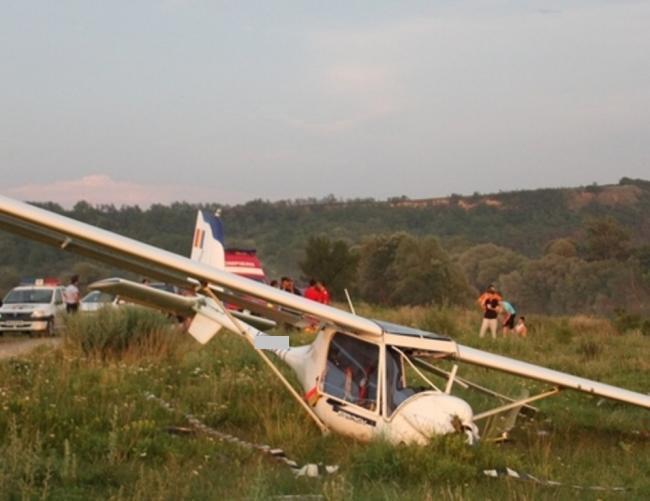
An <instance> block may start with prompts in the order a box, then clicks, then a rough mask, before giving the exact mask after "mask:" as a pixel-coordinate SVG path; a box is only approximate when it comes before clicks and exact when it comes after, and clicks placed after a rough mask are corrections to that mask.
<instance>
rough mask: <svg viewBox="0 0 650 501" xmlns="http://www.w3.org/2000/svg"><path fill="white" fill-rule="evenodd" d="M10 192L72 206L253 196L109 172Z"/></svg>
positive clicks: (226, 200)
mask: <svg viewBox="0 0 650 501" xmlns="http://www.w3.org/2000/svg"><path fill="white" fill-rule="evenodd" d="M6 193H7V194H8V195H10V196H13V197H16V198H20V199H23V200H29V201H35V202H45V201H48V202H50V201H51V202H57V203H59V204H61V205H63V206H64V207H72V206H73V205H74V204H75V203H76V202H78V201H79V200H86V201H87V202H89V203H91V204H114V205H117V206H120V205H140V206H143V207H148V206H150V205H151V204H154V203H170V202H174V201H179V200H186V201H188V202H219V203H237V202H242V201H244V200H246V199H249V198H252V197H250V196H249V195H248V194H244V193H233V192H228V193H223V192H219V191H218V190H215V189H213V188H211V187H209V186H196V185H189V184H153V183H152V184H138V183H134V182H130V181H116V180H114V179H112V178H111V177H110V176H107V175H105V174H91V175H87V176H83V177H82V178H80V179H68V180H64V181H55V182H52V183H44V184H36V183H34V184H26V185H23V186H16V187H13V188H9V189H8V190H7V191H6Z"/></svg>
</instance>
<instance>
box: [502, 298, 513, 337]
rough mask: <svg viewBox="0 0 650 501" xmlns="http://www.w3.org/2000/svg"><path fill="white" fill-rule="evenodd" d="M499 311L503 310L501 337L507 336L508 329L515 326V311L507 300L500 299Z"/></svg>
mask: <svg viewBox="0 0 650 501" xmlns="http://www.w3.org/2000/svg"><path fill="white" fill-rule="evenodd" d="M499 306H501V311H502V312H503V315H504V318H503V337H508V334H510V331H511V330H512V329H514V328H515V316H516V315H517V311H516V310H515V307H514V306H512V305H511V304H510V303H509V302H508V301H503V300H502V301H501V303H500V305H499Z"/></svg>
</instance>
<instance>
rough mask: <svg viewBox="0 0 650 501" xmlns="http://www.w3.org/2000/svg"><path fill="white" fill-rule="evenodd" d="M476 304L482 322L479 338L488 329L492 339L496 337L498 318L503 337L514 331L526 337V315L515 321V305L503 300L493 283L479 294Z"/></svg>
mask: <svg viewBox="0 0 650 501" xmlns="http://www.w3.org/2000/svg"><path fill="white" fill-rule="evenodd" d="M478 304H479V306H480V307H481V309H482V311H483V322H482V323H481V330H480V331H479V337H480V338H482V337H484V336H485V333H486V332H487V330H488V329H489V330H490V333H491V334H492V339H496V338H497V330H498V324H499V319H500V320H501V326H502V328H503V336H504V337H508V335H509V334H510V333H511V332H514V333H515V334H517V335H518V336H519V337H526V336H527V335H528V328H527V327H526V317H523V316H520V317H519V320H517V321H516V323H515V320H516V317H517V311H516V309H515V307H514V306H513V305H512V304H511V303H509V302H508V301H505V300H504V299H503V297H502V296H501V294H500V293H499V291H497V290H496V288H495V287H494V286H493V285H490V286H489V287H488V288H487V289H486V290H485V292H484V293H483V294H481V295H480V297H479V298H478Z"/></svg>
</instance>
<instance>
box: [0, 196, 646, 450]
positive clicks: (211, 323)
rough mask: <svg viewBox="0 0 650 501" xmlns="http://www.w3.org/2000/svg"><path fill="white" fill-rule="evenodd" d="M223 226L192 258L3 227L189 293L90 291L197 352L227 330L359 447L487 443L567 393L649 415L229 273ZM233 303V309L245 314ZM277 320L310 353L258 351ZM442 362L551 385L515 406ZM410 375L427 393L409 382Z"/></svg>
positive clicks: (555, 378) (6, 207) (1, 201)
mask: <svg viewBox="0 0 650 501" xmlns="http://www.w3.org/2000/svg"><path fill="white" fill-rule="evenodd" d="M218 224H220V222H219V221H216V220H215V219H214V216H213V215H211V214H208V213H206V212H203V211H200V212H199V215H198V217H197V226H196V229H195V238H194V243H193V246H194V248H193V250H192V258H187V257H183V256H180V255H177V254H174V253H172V252H168V251H165V250H162V249H159V248H156V247H153V246H151V245H147V244H144V243H142V242H139V241H136V240H133V239H130V238H126V237H124V236H121V235H118V234H116V233H113V232H110V231H106V230H103V229H100V228H97V227H94V226H91V225H88V224H85V223H82V222H79V221H76V220H73V219H70V218H67V217H64V216H61V215H59V214H55V213H53V212H50V211H47V210H44V209H41V208H38V207H34V206H32V205H29V204H26V203H23V202H19V201H16V200H13V199H10V198H6V197H2V196H0V229H4V230H7V231H9V232H12V233H15V234H18V235H21V236H24V237H27V238H30V239H33V240H36V241H40V242H44V243H46V244H50V245H53V246H56V247H59V248H60V249H63V250H66V251H70V252H73V253H76V254H79V255H82V256H86V257H90V258H94V259H97V260H99V261H102V262H104V263H107V264H110V265H113V266H116V267H120V268H122V269H124V270H128V271H130V272H134V273H138V274H140V275H143V276H147V277H151V278H153V279H156V280H162V281H165V282H167V283H170V284H174V285H177V286H179V287H183V288H192V289H193V290H194V291H195V292H196V295H195V296H189V297H188V296H180V295H176V294H173V293H170V292H166V291H162V290H156V289H153V288H151V287H148V286H146V285H144V284H139V283H135V282H131V281H128V280H124V279H121V278H114V279H107V280H102V281H100V282H97V283H95V284H94V285H93V288H95V289H98V290H103V291H106V292H109V293H113V294H119V295H120V296H122V297H125V298H128V299H129V300H131V301H134V302H137V303H142V304H145V305H149V306H154V307H157V308H159V309H163V310H166V311H170V312H174V313H176V314H179V315H184V316H187V317H188V318H191V323H190V325H189V329H188V330H189V333H190V334H191V335H192V336H194V337H195V338H196V339H197V340H198V341H199V342H201V343H207V342H208V341H210V340H211V339H212V338H213V337H214V336H215V335H217V333H218V332H219V331H220V330H221V329H222V328H223V329H226V330H228V331H232V332H234V333H236V334H239V335H241V336H243V337H244V338H245V339H246V340H247V341H248V342H249V343H250V344H251V346H252V348H253V349H255V350H256V351H257V352H258V353H259V355H260V356H261V357H262V358H263V359H264V361H265V362H266V363H267V364H268V365H269V367H270V368H271V370H272V371H273V373H274V374H275V375H276V376H277V377H278V378H280V380H281V381H282V382H283V384H285V386H286V387H287V389H288V390H289V392H290V393H291V394H292V395H293V396H294V397H295V398H296V400H297V402H298V403H299V404H300V405H301V406H302V407H303V408H304V410H305V411H306V412H307V413H308V414H309V416H310V417H311V418H312V419H313V420H314V422H315V423H316V424H317V425H318V427H319V428H320V429H321V430H322V431H323V432H328V431H330V430H331V431H334V432H337V433H341V434H343V435H347V436H350V437H354V438H356V439H359V440H363V441H368V440H370V439H372V438H374V437H378V436H382V437H384V438H385V439H387V440H389V441H391V442H393V443H397V444H399V443H420V444H426V443H427V442H428V441H429V440H430V438H431V437H432V436H434V435H440V434H450V433H460V434H464V435H465V436H466V437H467V440H468V442H470V443H471V442H474V441H476V440H477V439H478V438H479V437H478V426H477V423H478V422H480V421H481V420H482V419H486V418H489V417H491V416H496V415H500V414H503V413H506V412H509V413H512V412H514V413H515V414H516V413H517V412H519V410H520V409H522V407H526V408H531V407H530V404H531V403H532V402H534V401H536V400H540V399H542V398H546V397H549V396H551V395H555V394H557V393H558V392H560V391H561V390H575V391H579V392H584V393H587V394H591V395H596V396H599V397H604V398H608V399H612V400H616V401H619V402H624V403H627V404H632V405H636V406H639V407H642V408H645V409H650V396H649V395H644V394H642V393H637V392H634V391H629V390H626V389H623V388H618V387H615V386H611V385H608V384H604V383H599V382H596V381H591V380H588V379H584V378H581V377H577V376H573V375H570V374H566V373H563V372H559V371H555V370H551V369H548V368H545V367H541V366H538V365H533V364H530V363H526V362H522V361H519V360H516V359H513V358H508V357H504V356H500V355H496V354H492V353H489V352H486V351H482V350H478V349H474V348H471V347H468V346H463V345H461V344H458V343H456V342H455V341H454V340H453V339H450V338H449V337H446V336H442V335H438V334H434V333H430V332H424V331H421V330H418V329H414V328H411V327H405V326H400V325H394V324H390V323H387V322H382V321H377V320H371V319H367V318H364V317H361V316H358V315H355V314H353V313H349V312H347V311H343V310H341V309H337V308H334V307H330V306H326V305H323V304H320V303H317V302H314V301H311V300H309V299H305V298H303V297H300V296H297V295H294V294H289V293H286V292H284V291H281V290H279V289H276V288H273V287H270V286H268V285H265V284H263V283H260V282H258V281H255V280H250V279H248V278H245V277H242V276H238V275H235V274H233V273H230V272H228V271H225V269H223V257H222V256H220V255H219V252H223V246H222V242H221V241H220V237H219V235H221V234H222V231H219V227H218V226H217V225H218ZM198 232H204V234H202V236H201V238H197V237H196V235H197V234H198ZM197 247H200V248H197ZM226 305H237V307H238V308H239V310H240V311H233V310H232V309H231V308H228V307H226ZM276 323H280V324H292V325H298V326H307V325H310V326H317V331H318V332H317V334H316V336H315V339H314V341H313V342H312V343H311V344H309V345H305V346H296V347H288V348H285V349H273V350H261V349H258V348H257V347H259V346H263V345H264V344H265V343H260V341H263V340H264V337H265V336H267V334H265V332H264V331H265V330H268V329H269V328H272V327H273V326H274V325H276ZM268 340H269V339H266V341H268ZM266 344H267V345H268V343H266ZM266 351H272V352H274V353H275V354H276V355H277V357H279V358H280V359H281V360H283V361H284V362H285V363H286V364H287V365H288V366H289V367H290V368H291V369H292V370H293V371H294V372H295V375H296V377H297V379H298V381H299V382H300V385H301V386H302V388H301V390H300V391H298V390H296V388H294V386H292V385H291V384H290V383H289V382H288V381H287V380H286V379H285V378H284V376H283V375H282V373H281V372H280V371H279V370H278V369H277V367H276V365H275V364H274V363H273V361H272V360H271V358H269V356H268V355H267V353H266ZM441 360H449V361H451V362H452V363H455V362H463V363H469V364H473V365H476V366H480V367H485V368H487V369H494V370H497V371H502V372H505V373H509V374H513V375H515V376H521V377H524V378H529V379H533V380H537V381H540V382H543V383H546V384H548V385H549V386H550V388H549V389H548V390H546V391H544V392H542V393H539V394H537V395H533V396H530V397H525V398H520V399H512V398H509V397H507V396H505V395H501V394H499V393H496V392H494V391H492V390H489V389H487V388H484V387H482V386H481V385H478V384H476V383H473V382H471V381H468V380H467V379H464V378H461V377H460V376H458V375H457V369H458V366H457V365H453V367H452V368H451V370H445V369H443V368H441V367H440V366H439V365H436V363H437V362H439V361H441ZM407 371H409V374H410V375H411V376H412V375H413V374H416V375H417V376H418V378H419V379H421V381H424V382H425V383H426V387H425V388H424V389H423V388H414V387H412V386H409V385H407V380H406V373H407ZM433 376H435V377H441V378H442V384H441V385H440V386H441V387H440V388H439V387H438V386H436V385H435V383H434V382H433V381H431V379H433ZM455 386H461V387H463V388H468V387H469V388H471V389H475V390H478V391H481V392H483V393H487V394H489V395H492V396H494V397H496V398H498V399H500V400H501V401H502V402H503V403H502V405H499V406H498V407H496V408H494V409H491V410H488V411H486V412H482V413H480V414H474V412H473V410H472V408H471V407H470V405H469V404H468V403H467V402H466V401H464V400H463V399H461V398H459V397H457V396H454V395H452V390H453V389H454V387H455Z"/></svg>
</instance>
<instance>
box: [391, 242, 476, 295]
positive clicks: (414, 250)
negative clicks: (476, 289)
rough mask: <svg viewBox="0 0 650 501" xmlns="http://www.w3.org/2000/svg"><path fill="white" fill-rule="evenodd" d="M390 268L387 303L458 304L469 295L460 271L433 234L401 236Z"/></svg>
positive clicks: (466, 284)
mask: <svg viewBox="0 0 650 501" xmlns="http://www.w3.org/2000/svg"><path fill="white" fill-rule="evenodd" d="M390 268H391V272H390V274H391V275H393V276H395V277H396V280H395V282H394V284H393V285H394V288H393V290H392V293H391V304H395V305H399V304H404V305H414V304H430V303H434V304H438V305H441V304H462V303H467V302H468V300H469V298H470V297H471V292H470V288H469V285H468V283H467V280H466V279H465V276H464V275H463V272H462V270H461V269H460V267H458V265H456V264H455V263H453V262H452V261H451V259H450V258H449V256H448V255H447V253H446V252H445V251H444V250H443V248H442V247H441V246H440V243H439V242H438V240H437V239H436V238H434V237H426V238H414V237H410V236H409V237H405V238H402V239H401V241H400V243H399V245H398V247H397V250H396V252H395V257H394V259H393V263H392V264H391V266H390Z"/></svg>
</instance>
